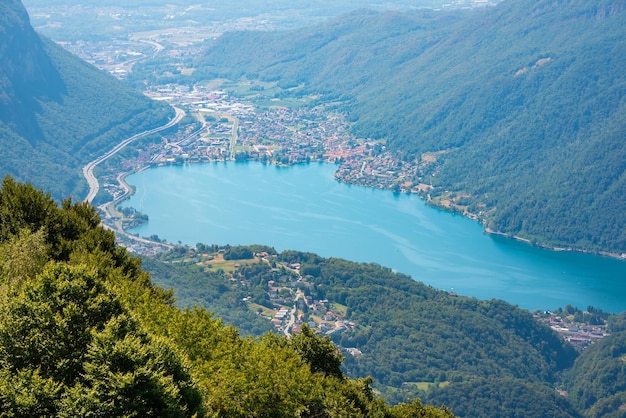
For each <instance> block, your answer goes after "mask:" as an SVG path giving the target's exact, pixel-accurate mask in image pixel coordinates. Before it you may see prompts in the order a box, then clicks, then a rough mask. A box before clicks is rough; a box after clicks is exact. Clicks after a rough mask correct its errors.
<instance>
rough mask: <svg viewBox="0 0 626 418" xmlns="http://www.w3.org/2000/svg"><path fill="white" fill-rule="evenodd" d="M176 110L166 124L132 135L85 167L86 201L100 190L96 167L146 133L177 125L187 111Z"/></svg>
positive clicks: (149, 133) (89, 200) (90, 200)
mask: <svg viewBox="0 0 626 418" xmlns="http://www.w3.org/2000/svg"><path fill="white" fill-rule="evenodd" d="M174 110H175V111H176V115H175V116H174V118H173V119H172V120H171V121H169V122H168V123H166V124H165V125H163V126H159V127H158V128H154V129H150V130H148V131H144V132H141V133H138V134H137V135H134V136H131V137H130V138H126V139H125V140H123V141H122V142H120V143H119V144H117V145H116V146H115V147H113V149H111V150H110V151H108V152H107V153H106V154H104V155H101V156H100V157H98V158H96V159H95V160H93V161H92V162H90V163H89V164H87V165H86V166H84V167H83V176H85V179H86V180H87V183H88V184H89V193H88V194H87V197H86V198H85V202H89V203H91V202H93V199H94V198H95V197H96V195H97V194H98V191H99V190H100V183H98V179H97V178H96V176H95V175H94V174H93V170H94V168H96V166H97V165H98V164H100V163H101V162H103V161H106V160H108V159H109V158H111V157H112V156H114V155H115V154H117V153H118V152H120V151H121V150H122V149H124V147H126V145H128V144H130V143H131V142H133V141H134V140H136V139H138V138H141V137H143V136H146V135H151V134H153V133H155V132H159V131H163V130H165V129H168V128H171V127H172V126H174V125H176V124H177V123H178V122H180V121H181V119H182V118H183V117H184V116H185V111H184V110H182V109H179V108H177V107H175V108H174ZM122 186H124V184H122ZM126 191H127V192H128V189H127V188H126Z"/></svg>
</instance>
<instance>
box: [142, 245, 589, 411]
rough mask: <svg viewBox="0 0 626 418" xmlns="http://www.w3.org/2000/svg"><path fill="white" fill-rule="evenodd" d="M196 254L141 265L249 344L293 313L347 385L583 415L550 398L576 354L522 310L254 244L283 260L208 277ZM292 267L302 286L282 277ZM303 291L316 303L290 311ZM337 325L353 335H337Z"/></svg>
mask: <svg viewBox="0 0 626 418" xmlns="http://www.w3.org/2000/svg"><path fill="white" fill-rule="evenodd" d="M201 248H202V249H201V250H198V251H197V252H194V251H193V250H192V249H189V248H185V247H179V248H176V249H175V250H172V252H171V253H170V254H165V255H163V256H162V257H160V258H159V259H149V260H146V261H145V264H144V266H145V268H146V269H147V271H149V272H150V273H151V274H152V275H153V280H154V282H155V283H157V284H159V285H160V286H163V287H164V288H170V287H172V288H173V290H174V295H175V296H176V299H177V304H178V305H179V306H180V307H186V306H200V307H203V308H206V309H208V310H210V311H212V312H217V313H218V316H220V317H221V318H223V320H224V321H225V322H226V323H228V324H233V325H236V326H237V327H239V329H240V330H241V332H243V333H246V334H252V335H260V334H262V333H264V332H267V331H266V330H267V329H268V328H270V327H271V328H274V326H275V325H277V324H275V323H274V322H275V320H274V321H272V322H270V319H272V318H273V317H274V313H275V312H277V310H278V309H279V307H280V308H283V309H285V310H290V309H291V307H293V306H297V311H296V313H295V317H296V318H298V320H297V321H296V324H299V323H300V322H302V323H303V324H304V323H307V324H312V325H311V326H314V327H315V328H316V329H319V330H320V331H321V332H322V333H328V334H329V335H331V337H332V339H333V341H334V342H335V343H337V344H338V345H339V346H340V347H342V351H343V352H344V353H346V355H345V357H346V358H345V360H344V364H343V367H342V369H343V370H344V371H345V373H346V375H348V376H351V377H354V378H359V377H365V376H371V377H372V378H373V379H374V380H373V386H374V388H375V389H377V390H380V391H381V393H382V394H383V396H384V397H385V399H387V400H388V401H390V402H391V403H395V402H402V401H405V400H406V399H407V398H409V399H410V398H414V397H420V398H422V399H423V400H424V401H425V402H426V403H428V404H431V405H442V404H445V405H448V404H450V405H455V409H454V411H455V413H457V412H456V410H457V409H458V411H459V412H458V413H457V414H458V415H460V416H466V417H492V416H506V417H508V416H511V417H513V416H519V417H522V416H523V417H538V418H539V417H541V418H543V417H545V416H558V417H579V416H580V413H579V412H578V411H577V410H576V408H575V407H574V406H573V405H572V403H571V402H569V401H568V400H567V399H566V398H564V397H562V396H554V394H555V391H554V386H555V385H556V384H557V382H558V377H559V376H560V374H561V373H562V372H563V371H564V370H565V369H567V368H569V367H571V365H572V363H573V361H574V359H575V358H576V356H577V353H576V352H575V350H574V348H573V347H572V346H571V345H570V344H569V343H566V342H564V341H563V340H562V339H561V338H560V337H559V336H558V335H557V334H556V333H555V332H554V331H553V330H551V329H549V328H548V327H546V326H545V325H544V324H540V323H538V322H537V321H536V320H535V319H534V318H533V316H532V315H531V314H530V313H529V312H527V311H524V310H521V309H519V308H517V307H515V306H512V305H509V304H508V303H505V302H503V301H498V300H491V301H482V300H477V299H472V298H466V297H462V296H455V295H450V294H448V293H447V292H443V291H439V290H436V289H433V288H432V287H428V286H426V285H424V284H423V283H419V282H417V281H415V280H419V277H415V278H414V279H415V280H414V279H412V278H410V277H407V276H405V275H403V274H398V273H394V272H392V271H391V269H388V268H385V267H382V266H379V265H376V264H366V263H355V262H350V261H346V260H341V259H335V258H329V259H328V258H322V257H319V256H316V255H314V254H308V253H300V252H294V251H283V252H281V253H279V254H276V251H275V250H273V249H271V250H267V249H259V246H250V247H249V249H250V251H251V252H250V254H252V252H259V251H265V252H267V253H268V254H276V258H272V260H275V261H274V263H272V261H270V262H266V261H263V260H259V259H252V258H245V259H241V260H240V259H237V258H235V259H234V260H233V264H236V265H237V266H236V267H235V268H234V271H231V269H230V268H229V267H227V266H225V265H224V264H220V268H217V266H213V267H211V268H207V264H206V263H205V262H204V261H205V260H206V258H205V257H204V256H202V255H201V254H202V253H204V252H207V251H208V252H211V251H210V250H207V247H201ZM233 248H237V247H230V248H227V249H226V250H225V251H226V252H225V257H226V255H227V254H229V252H230V251H231V250H232V249H233ZM213 251H217V249H214V250H213ZM233 253H234V251H233ZM240 253H241V254H243V251H240ZM177 254H178V255H177ZM229 258H230V256H229ZM294 264H300V268H299V277H297V276H298V275H297V274H294V272H293V271H292V270H290V269H289V268H287V269H286V268H285V266H292V265H294ZM222 267H223V268H224V269H226V271H224V270H223V269H222ZM298 293H302V294H303V295H305V296H306V297H308V298H310V299H307V302H306V303H304V300H302V299H299V300H296V301H294V300H293V299H294V296H293V295H294V294H298ZM288 294H291V295H292V296H286V295H288ZM283 298H284V299H283ZM322 301H325V302H322ZM323 306H327V307H328V308H327V309H325V308H323ZM268 308H270V309H269V310H268ZM328 311H330V312H332V313H329V312H328ZM222 315H224V316H222ZM336 315H339V319H333V318H337V316H336ZM263 322H265V327H264V326H263ZM340 323H343V324H344V325H345V324H348V325H347V326H345V327H344V328H342V327H341V326H339V328H337V324H340ZM274 329H275V328H274ZM279 331H280V330H279ZM355 350H356V351H355ZM529 398H531V399H533V402H532V405H528V403H529V402H528V399H529Z"/></svg>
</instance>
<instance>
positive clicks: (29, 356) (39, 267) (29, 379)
mask: <svg viewBox="0 0 626 418" xmlns="http://www.w3.org/2000/svg"><path fill="white" fill-rule="evenodd" d="M99 224H100V219H99V218H98V216H97V214H96V210H95V208H93V207H92V206H89V205H88V204H86V203H74V202H72V201H71V200H65V201H63V203H62V204H61V205H59V204H57V203H56V202H55V201H54V200H52V198H51V197H50V196H49V195H47V194H44V193H43V192H41V191H39V190H37V189H35V188H34V187H33V186H31V185H29V184H21V183H16V182H15V181H14V180H13V179H11V178H8V177H7V178H5V179H4V181H3V182H2V186H1V188H0V411H1V413H0V414H1V415H3V416H24V417H32V416H103V417H104V416H106V417H109V416H110V417H113V416H114V417H121V416H142V417H143V416H159V417H185V416H188V417H204V416H207V417H209V416H210V417H294V418H295V417H329V418H332V417H348V416H349V417H363V418H365V417H381V418H409V417H416V416H419V417H440V418H445V417H452V416H453V415H452V413H451V412H450V411H449V410H447V409H445V408H439V407H437V408H434V407H423V406H422V405H421V404H420V402H419V401H414V402H411V403H410V404H402V405H397V406H393V407H392V406H390V405H389V404H385V403H384V402H383V401H382V400H381V399H380V398H377V397H376V396H374V393H373V391H372V389H371V388H370V386H369V383H370V380H369V379H354V380H353V379H348V378H347V377H346V376H344V375H343V373H342V372H341V371H340V369H339V366H340V364H341V356H340V355H339V354H338V352H337V350H336V348H335V346H334V345H333V344H332V342H331V341H330V339H329V338H328V337H318V336H315V335H314V334H313V333H312V332H311V330H307V329H306V328H303V330H302V332H301V333H300V334H298V335H297V336H295V337H294V338H292V339H290V340H288V339H287V338H286V337H284V336H283V337H279V336H277V335H275V334H268V335H266V336H264V337H263V338H260V339H259V340H253V339H251V338H242V337H241V336H239V334H238V332H237V330H236V329H234V328H232V327H226V326H224V325H223V324H222V323H221V321H220V320H219V319H215V318H213V317H212V316H211V314H209V313H208V312H207V311H205V310H202V309H191V310H185V311H181V310H180V309H178V308H176V307H175V306H174V305H173V299H172V294H171V292H167V291H164V290H163V289H160V288H158V287H156V286H155V285H153V284H152V283H151V281H150V279H149V276H148V275H147V274H146V273H145V272H144V271H142V270H141V268H140V266H139V264H140V263H139V260H137V259H135V258H133V257H131V256H129V254H128V253H127V252H126V250H124V249H123V248H121V247H118V246H117V245H116V244H115V236H114V234H113V232H111V231H108V230H105V229H104V228H103V227H102V226H99Z"/></svg>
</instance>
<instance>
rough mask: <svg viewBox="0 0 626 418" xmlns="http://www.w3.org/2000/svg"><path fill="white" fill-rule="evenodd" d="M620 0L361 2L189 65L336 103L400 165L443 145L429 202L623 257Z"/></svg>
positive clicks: (526, 233) (231, 41) (229, 44)
mask: <svg viewBox="0 0 626 418" xmlns="http://www.w3.org/2000/svg"><path fill="white" fill-rule="evenodd" d="M625 10H626V2H625V1H624V0H602V1H597V2H587V1H582V0H565V1H555V0H542V1H535V0H508V1H504V2H502V3H500V4H499V5H498V6H495V7H493V8H489V9H486V10H481V11H471V12H467V13H461V12H455V13H453V14H450V13H443V12H441V13H436V12H420V13H412V14H400V13H374V12H367V11H361V12H355V13H352V14H349V15H346V16H343V17H341V18H338V19H335V20H333V21H331V22H329V23H327V24H325V25H321V26H318V27H315V28H310V29H307V30H301V31H292V32H289V33H282V34H281V33H233V34H226V35H224V36H223V37H222V38H220V39H218V40H217V41H216V42H214V43H213V44H212V45H211V46H209V47H208V50H207V52H206V54H205V56H204V57H203V58H202V59H201V60H199V62H198V71H197V74H196V75H197V76H198V77H214V76H228V77H232V78H236V77H239V76H241V75H244V74H245V75H248V76H252V77H259V78H261V79H262V80H280V84H281V85H283V86H285V87H292V86H298V85H303V86H304V87H302V88H301V89H300V92H302V93H303V94H308V93H322V94H325V95H326V97H328V98H331V99H341V100H343V101H344V106H343V110H344V111H345V112H346V113H347V114H348V115H349V117H350V118H351V119H352V120H353V121H354V123H355V125H354V132H355V133H356V134H357V135H359V136H362V137H375V138H385V139H386V140H387V144H388V147H389V148H390V149H391V150H393V151H394V152H395V153H397V154H398V155H400V156H402V157H403V158H404V159H405V160H407V161H417V162H418V163H423V162H424V160H423V159H422V156H423V154H424V153H438V154H437V159H438V161H437V163H436V164H431V166H430V167H429V168H428V169H427V172H426V175H427V180H428V182H430V181H431V180H432V182H433V185H434V186H435V190H434V191H432V193H431V196H432V197H433V198H435V199H437V198H441V199H446V200H447V201H450V202H452V203H453V204H455V205H456V207H457V210H460V211H463V210H468V211H470V212H472V213H474V214H477V215H478V216H480V217H481V218H483V220H484V223H485V225H486V226H487V227H489V228H492V229H494V230H497V231H501V232H503V233H506V234H510V235H518V236H522V237H524V238H527V239H529V240H531V241H536V242H537V243H541V244H546V245H550V246H557V247H572V248H576V249H580V250H591V251H609V252H614V253H625V252H626V230H624V229H623V225H625V224H626V210H625V209H626V200H625V199H623V196H624V194H625V193H626V177H625V176H624V175H623V173H624V168H625V167H626V142H625V141H624V137H625V136H626V99H625V98H626V73H625V72H624V71H623V69H624V68H626V33H625V32H624V30H623V28H624V27H626V12H625ZM431 156H432V154H431ZM431 175H432V177H431ZM416 180H417V179H416Z"/></svg>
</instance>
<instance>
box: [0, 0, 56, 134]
mask: <svg viewBox="0 0 626 418" xmlns="http://www.w3.org/2000/svg"><path fill="white" fill-rule="evenodd" d="M62 91H63V82H62V80H61V78H60V76H59V74H58V71H57V70H56V69H55V67H54V65H53V64H52V62H51V61H50V58H49V57H48V56H47V54H46V53H45V51H44V48H43V45H42V42H41V39H40V38H39V36H38V35H37V34H36V33H35V31H34V30H33V28H32V26H31V25H30V19H29V18H28V14H27V12H26V9H24V6H23V5H22V3H21V2H20V0H2V2H0V120H2V121H3V122H5V123H6V124H7V125H8V126H11V127H12V128H13V129H14V130H15V131H17V132H19V133H20V134H22V135H23V136H24V137H26V138H28V139H29V140H34V139H36V136H37V134H38V133H37V132H36V130H34V129H33V126H34V124H33V121H32V120H31V119H32V118H31V117H29V115H30V114H32V113H33V112H32V111H33V110H34V109H35V108H36V106H37V100H38V99H41V98H43V97H47V98H50V99H55V98H56V99H57V100H58V98H59V94H60V93H61V92H62Z"/></svg>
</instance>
